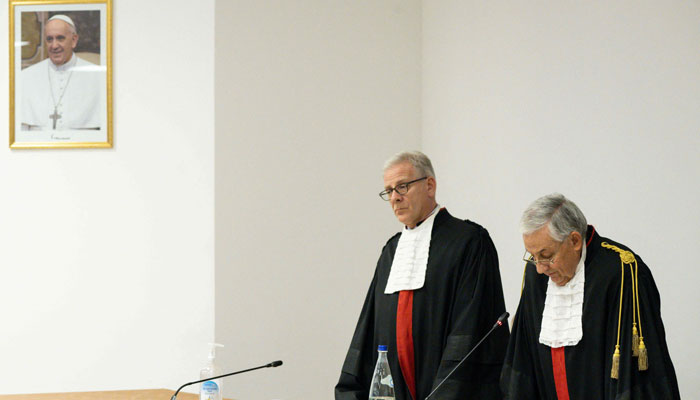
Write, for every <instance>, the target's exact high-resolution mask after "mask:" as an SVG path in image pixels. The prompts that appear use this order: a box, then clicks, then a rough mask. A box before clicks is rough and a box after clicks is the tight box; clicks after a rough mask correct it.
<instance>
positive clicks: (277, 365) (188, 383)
mask: <svg viewBox="0 0 700 400" xmlns="http://www.w3.org/2000/svg"><path fill="white" fill-rule="evenodd" d="M280 365H282V360H277V361H273V362H271V363H269V364H265V365H261V366H259V367H255V368H248V369H244V370H242V371H236V372H231V373H229V374H224V375H219V376H212V377H211V378H206V379H200V380H198V381H193V382H187V383H185V384H184V385H182V386H180V388H179V389H177V391H176V392H175V394H174V395H173V397H171V398H170V400H175V399H177V394H178V393H180V390H182V388H184V387H185V386H189V385H194V384H195V383H202V382H206V381H212V380H214V379H219V378H224V377H227V376H231V375H236V374H242V373H244V372H248V371H253V370H256V369H260V368H274V367H279V366H280Z"/></svg>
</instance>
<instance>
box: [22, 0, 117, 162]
mask: <svg viewBox="0 0 700 400" xmlns="http://www.w3.org/2000/svg"><path fill="white" fill-rule="evenodd" d="M9 3H10V44H11V45H10V148H13V149H31V148H100V147H106V148H110V147H112V145H113V137H112V136H113V134H112V23H111V18H112V15H111V14H112V2H111V0H80V1H70V0H10V2H9Z"/></svg>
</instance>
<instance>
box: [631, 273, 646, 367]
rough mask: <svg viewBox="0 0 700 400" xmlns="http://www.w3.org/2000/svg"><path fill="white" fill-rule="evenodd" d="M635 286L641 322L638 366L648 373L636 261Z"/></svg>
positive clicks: (638, 318)
mask: <svg viewBox="0 0 700 400" xmlns="http://www.w3.org/2000/svg"><path fill="white" fill-rule="evenodd" d="M634 286H636V287H637V290H635V293H634V294H635V299H634V300H635V301H636V302H637V321H638V322H639V360H638V366H639V370H640V371H646V370H647V369H649V359H648V355H647V347H646V346H645V345H644V333H642V315H641V313H640V312H639V306H640V304H639V265H638V264H637V260H634Z"/></svg>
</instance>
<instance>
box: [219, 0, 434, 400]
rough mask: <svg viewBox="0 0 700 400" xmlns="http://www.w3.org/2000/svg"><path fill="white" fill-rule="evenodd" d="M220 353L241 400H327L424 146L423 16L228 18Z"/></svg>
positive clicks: (222, 114) (222, 79)
mask: <svg viewBox="0 0 700 400" xmlns="http://www.w3.org/2000/svg"><path fill="white" fill-rule="evenodd" d="M216 15H217V17H216V24H217V25H216V26H217V28H216V31H217V32H216V38H217V41H216V278H217V280H216V289H217V290H216V291H217V294H216V337H217V340H218V341H220V342H222V343H224V344H225V345H226V346H227V347H226V348H225V349H224V351H223V352H222V357H221V364H222V366H223V367H224V369H226V370H236V369H243V368H246V367H249V366H255V365H261V364H264V363H267V362H270V361H273V360H276V359H281V360H283V361H284V365H283V366H282V367H280V368H276V369H272V370H262V371H255V372H251V373H250V374H248V375H241V376H237V377H231V378H230V379H229V380H227V381H226V382H225V384H224V385H225V386H224V388H225V389H224V394H225V395H226V396H228V397H234V398H242V399H243V398H245V399H271V398H284V399H302V398H306V399H328V398H331V397H332V396H333V394H332V393H333V386H335V383H336V382H337V379H338V377H339V375H340V367H341V365H342V362H343V359H344V357H345V352H346V351H347V348H348V346H349V344H350V338H351V336H352V332H353V330H354V326H355V323H356V322H357V317H358V316H359V313H360V308H361V306H362V301H363V299H364V296H365V293H366V290H367V287H368V286H369V283H370V281H371V279H372V275H373V271H374V266H375V263H376V260H377V257H378V255H379V252H380V250H381V247H382V245H383V243H384V242H385V241H386V240H387V239H388V238H389V237H390V236H391V235H392V234H393V233H395V232H397V231H398V230H399V229H400V226H399V225H398V223H397V222H396V221H395V220H394V218H393V216H392V214H391V211H390V210H389V207H388V206H387V204H385V203H384V202H383V201H382V200H381V199H380V198H379V196H378V195H377V193H379V191H380V190H381V188H382V185H383V184H382V177H381V167H382V164H383V162H384V160H385V159H386V158H388V157H389V156H390V155H391V154H393V153H395V152H397V151H400V150H403V149H405V148H417V147H419V145H420V139H419V134H420V114H421V113H420V26H421V22H420V4H419V2H418V1H417V0H416V1H398V0H392V1H375V0H365V1H344V2H326V1H295V2H280V1H220V2H217V5H216Z"/></svg>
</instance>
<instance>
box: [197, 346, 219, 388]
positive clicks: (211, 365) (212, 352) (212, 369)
mask: <svg viewBox="0 0 700 400" xmlns="http://www.w3.org/2000/svg"><path fill="white" fill-rule="evenodd" d="M209 346H210V349H209V361H208V362H207V366H206V367H204V368H202V370H201V371H200V373H199V379H206V378H211V377H212V376H217V375H221V371H220V370H219V367H217V366H216V363H215V362H214V359H216V348H217V347H224V345H223V344H218V343H209ZM222 390H223V388H222V387H221V379H215V380H211V381H206V382H202V384H201V387H200V389H199V400H221V397H222Z"/></svg>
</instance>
